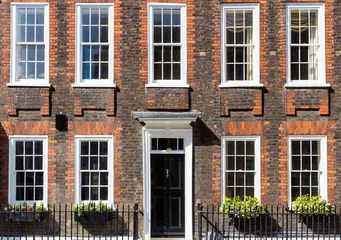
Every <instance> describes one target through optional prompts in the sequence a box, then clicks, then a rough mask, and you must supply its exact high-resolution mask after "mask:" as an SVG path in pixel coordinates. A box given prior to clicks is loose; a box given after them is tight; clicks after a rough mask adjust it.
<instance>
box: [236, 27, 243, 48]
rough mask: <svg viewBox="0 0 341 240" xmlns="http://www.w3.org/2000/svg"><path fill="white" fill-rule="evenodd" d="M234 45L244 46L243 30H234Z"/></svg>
mask: <svg viewBox="0 0 341 240" xmlns="http://www.w3.org/2000/svg"><path fill="white" fill-rule="evenodd" d="M235 33H236V44H244V43H245V42H244V29H242V28H238V29H236V32H235Z"/></svg>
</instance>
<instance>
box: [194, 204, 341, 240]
mask: <svg viewBox="0 0 341 240" xmlns="http://www.w3.org/2000/svg"><path fill="white" fill-rule="evenodd" d="M335 209H336V211H335V213H312V214H310V213H297V212H293V211H290V210H289V208H287V207H279V206H271V207H266V210H265V212H264V213H251V214H250V216H249V217H246V218H243V217H242V215H243V213H240V214H238V213H234V214H226V213H222V211H221V208H220V207H219V206H208V205H206V206H205V207H204V206H203V205H201V204H199V205H198V208H197V216H198V225H197V227H198V232H197V235H198V240H202V239H209V240H220V239H341V235H340V229H341V220H340V217H341V214H340V212H341V207H339V208H336V207H335ZM244 216H245V213H244Z"/></svg>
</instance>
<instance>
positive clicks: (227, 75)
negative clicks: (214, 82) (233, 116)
mask: <svg viewBox="0 0 341 240" xmlns="http://www.w3.org/2000/svg"><path fill="white" fill-rule="evenodd" d="M222 55H223V56H222V85H224V84H225V85H241V86H243V85H254V84H259V5H258V4H238V5H235V4H229V5H224V6H223V7H222Z"/></svg>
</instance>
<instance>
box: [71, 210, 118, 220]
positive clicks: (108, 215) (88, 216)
mask: <svg viewBox="0 0 341 240" xmlns="http://www.w3.org/2000/svg"><path fill="white" fill-rule="evenodd" d="M113 214H114V212H96V211H88V212H83V213H82V215H80V216H78V212H74V213H73V217H74V219H75V221H77V222H92V221H93V222H103V221H109V220H111V219H112V218H113Z"/></svg>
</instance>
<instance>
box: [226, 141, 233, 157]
mask: <svg viewBox="0 0 341 240" xmlns="http://www.w3.org/2000/svg"><path fill="white" fill-rule="evenodd" d="M226 154H228V155H234V141H228V142H227V152H226Z"/></svg>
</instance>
